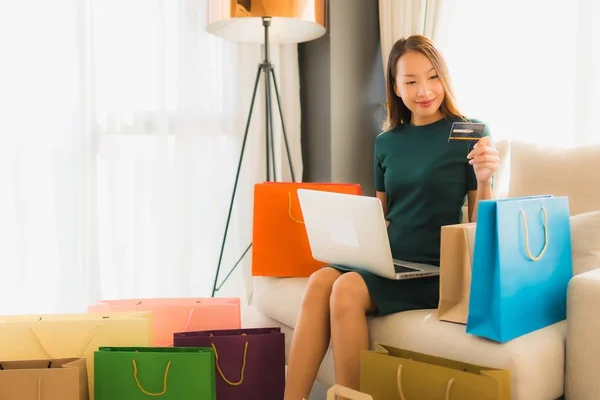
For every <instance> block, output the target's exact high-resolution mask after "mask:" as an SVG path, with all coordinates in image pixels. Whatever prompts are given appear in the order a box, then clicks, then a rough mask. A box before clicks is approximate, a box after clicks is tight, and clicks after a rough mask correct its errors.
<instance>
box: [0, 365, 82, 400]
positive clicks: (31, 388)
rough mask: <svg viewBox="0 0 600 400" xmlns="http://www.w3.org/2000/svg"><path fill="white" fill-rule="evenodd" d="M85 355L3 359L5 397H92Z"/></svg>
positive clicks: (0, 373) (0, 380) (0, 377)
mask: <svg viewBox="0 0 600 400" xmlns="http://www.w3.org/2000/svg"><path fill="white" fill-rule="evenodd" d="M87 381H88V377H87V371H86V361H85V360H84V359H83V358H64V359H58V360H30V361H2V362H0V399H2V400H88V399H89V391H88V382H87Z"/></svg>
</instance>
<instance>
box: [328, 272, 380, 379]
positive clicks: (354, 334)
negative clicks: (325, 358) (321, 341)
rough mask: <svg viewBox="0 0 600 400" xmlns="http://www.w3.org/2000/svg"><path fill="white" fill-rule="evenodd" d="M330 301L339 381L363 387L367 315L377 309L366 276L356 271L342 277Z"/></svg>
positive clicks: (333, 342)
mask: <svg viewBox="0 0 600 400" xmlns="http://www.w3.org/2000/svg"><path fill="white" fill-rule="evenodd" d="M329 304H330V309H331V341H332V347H333V361H334V365H335V380H336V383H338V384H340V385H342V386H346V387H349V388H351V389H355V390H359V386H360V352H361V351H362V350H368V349H369V328H368V325H367V316H366V314H367V313H368V312H369V311H372V310H373V309H374V308H375V306H374V304H373V302H372V301H371V296H370V295H369V291H368V289H367V285H366V284H365V281H364V280H363V278H362V277H361V276H360V275H359V274H358V273H356V272H349V273H346V274H344V275H342V276H341V277H340V278H338V279H337V280H336V281H335V283H334V285H333V290H332V293H331V299H330V303H329Z"/></svg>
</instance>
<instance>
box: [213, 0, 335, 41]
mask: <svg viewBox="0 0 600 400" xmlns="http://www.w3.org/2000/svg"><path fill="white" fill-rule="evenodd" d="M207 1H208V10H207V11H208V12H207V18H208V21H207V25H206V30H207V31H208V32H209V33H211V34H214V35H216V36H220V37H222V38H224V39H228V40H232V41H235V42H243V43H264V41H265V32H264V28H263V23H262V18H263V17H271V24H270V26H269V30H268V32H269V42H271V43H277V44H281V43H301V42H307V41H309V40H313V39H316V38H318V37H321V36H323V35H324V34H325V32H326V28H325V0H207Z"/></svg>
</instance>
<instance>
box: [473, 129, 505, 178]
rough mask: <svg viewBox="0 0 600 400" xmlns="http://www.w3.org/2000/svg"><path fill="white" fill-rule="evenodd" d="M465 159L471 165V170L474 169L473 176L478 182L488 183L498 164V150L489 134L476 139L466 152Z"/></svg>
mask: <svg viewBox="0 0 600 400" xmlns="http://www.w3.org/2000/svg"><path fill="white" fill-rule="evenodd" d="M467 159H468V160H469V164H471V165H472V166H473V170H475V176H476V177H477V183H479V184H487V183H490V182H491V181H492V176H493V175H494V173H495V172H496V171H497V170H498V165H499V164H500V157H499V153H498V150H496V146H494V143H493V142H492V138H491V137H489V136H485V137H482V138H481V139H479V141H477V143H476V144H475V146H473V150H471V152H470V153H469V154H467Z"/></svg>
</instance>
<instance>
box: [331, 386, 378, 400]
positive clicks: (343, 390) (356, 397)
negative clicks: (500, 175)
mask: <svg viewBox="0 0 600 400" xmlns="http://www.w3.org/2000/svg"><path fill="white" fill-rule="evenodd" d="M336 395H337V396H344V398H346V399H348V400H373V397H371V396H369V395H368V394H365V393H361V392H358V391H356V390H353V389H350V388H347V387H345V386H341V385H333V386H332V387H330V388H329V390H327V400H335V399H336Z"/></svg>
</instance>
